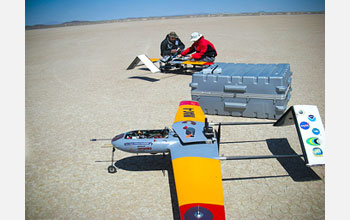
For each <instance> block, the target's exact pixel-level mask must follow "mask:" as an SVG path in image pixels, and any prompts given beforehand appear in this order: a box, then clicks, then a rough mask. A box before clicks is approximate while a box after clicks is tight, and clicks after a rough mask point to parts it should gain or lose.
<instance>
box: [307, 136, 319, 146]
mask: <svg viewBox="0 0 350 220" xmlns="http://www.w3.org/2000/svg"><path fill="white" fill-rule="evenodd" d="M306 143H308V144H310V145H312V146H320V139H318V138H315V137H312V138H309V139H307V140H306Z"/></svg>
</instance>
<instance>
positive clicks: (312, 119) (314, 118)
mask: <svg viewBox="0 0 350 220" xmlns="http://www.w3.org/2000/svg"><path fill="white" fill-rule="evenodd" d="M307 118H308V119H309V120H310V121H316V117H315V116H314V115H309V116H308V117H307Z"/></svg>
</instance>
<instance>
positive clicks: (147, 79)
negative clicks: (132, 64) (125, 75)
mask: <svg viewBox="0 0 350 220" xmlns="http://www.w3.org/2000/svg"><path fill="white" fill-rule="evenodd" d="M129 79H141V80H145V81H148V82H157V81H159V80H160V79H155V78H151V77H147V76H131V77H129Z"/></svg>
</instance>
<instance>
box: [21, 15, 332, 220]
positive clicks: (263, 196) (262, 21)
mask: <svg viewBox="0 0 350 220" xmlns="http://www.w3.org/2000/svg"><path fill="white" fill-rule="evenodd" d="M170 31H175V32H176V33H177V34H178V35H179V37H180V38H181V39H182V41H183V42H184V43H185V45H186V47H188V46H190V43H191V42H190V40H189V38H190V34H191V33H192V32H194V31H198V32H200V33H202V34H203V35H204V36H205V38H206V39H208V40H210V41H211V42H212V43H213V44H214V45H215V47H216V49H217V51H218V56H217V58H216V61H217V62H233V63H289V64H290V66H291V71H292V72H293V76H292V88H293V91H292V93H291V99H290V101H289V103H288V107H289V106H292V105H297V104H309V105H317V107H318V109H319V111H320V114H321V117H322V118H323V123H324V125H325V126H326V122H325V120H324V116H325V16H324V14H314V15H265V16H231V17H201V18H183V19H162V20H145V21H133V22H115V23H105V24H95V25H84V26H71V27H61V28H50V29H37V30H27V31H26V32H25V83H26V88H25V92H26V93H25V111H26V121H25V131H26V136H25V143H26V145H25V159H26V161H25V216H26V219H36V220H41V219H51V220H52V219H91V220H92V219H123V220H125V219H179V213H178V208H177V201H176V192H175V186H174V179H173V174H172V172H171V162H170V160H169V156H168V155H166V156H165V157H164V158H163V157H162V155H134V154H129V153H125V152H121V151H117V152H116V156H115V159H117V160H118V162H117V166H118V167H119V169H118V172H117V173H116V174H109V173H108V172H107V167H108V165H110V159H111V149H109V148H101V146H102V145H104V144H109V143H110V142H108V141H106V142H90V141H89V140H90V139H91V138H112V137H113V136H114V135H116V134H120V133H123V132H125V131H129V130H136V129H155V128H164V127H165V126H168V127H170V126H171V125H172V122H173V120H174V117H175V113H176V111H177V107H178V104H179V102H180V101H181V100H190V99H191V89H190V87H189V83H190V82H191V79H192V78H191V75H175V74H170V73H169V74H164V73H154V74H153V73H151V72H149V71H147V70H146V69H145V68H142V67H137V68H135V69H133V70H128V71H127V70H126V67H127V66H128V65H129V64H130V63H131V61H132V60H133V59H134V58H135V57H136V55H139V54H147V55H148V56H149V57H158V56H159V54H160V51H159V48H160V42H161V41H162V40H163V39H164V38H165V36H166V34H167V33H169V32H170ZM315 82H317V83H315ZM208 119H209V121H213V122H218V121H226V122H229V121H236V122H240V121H267V120H263V119H252V118H242V117H225V116H213V115H209V116H208ZM222 142H225V144H222V146H221V149H220V154H224V155H225V156H232V155H266V154H271V149H275V150H276V149H277V150H278V149H292V150H291V151H295V152H296V153H301V149H300V145H299V140H298V137H297V133H296V131H295V127H294V126H287V127H280V128H274V127H272V126H269V125H262V126H237V127H224V128H223V130H222ZM221 169H222V179H223V189H224V199H225V212H226V219H245V220H247V219H252V220H253V219H286V220H287V219H288V220H290V219H295V220H296V219H303V220H305V219H313V220H319V219H324V218H325V168H324V167H312V168H306V167H305V166H304V165H303V161H302V159H299V158H298V159H288V160H287V159H285V160H276V159H269V160H250V161H222V162H221ZM162 170H164V172H163V171H162Z"/></svg>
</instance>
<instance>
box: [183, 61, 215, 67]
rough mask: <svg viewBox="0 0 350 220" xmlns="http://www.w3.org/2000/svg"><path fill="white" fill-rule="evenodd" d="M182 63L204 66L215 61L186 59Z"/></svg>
mask: <svg viewBox="0 0 350 220" xmlns="http://www.w3.org/2000/svg"><path fill="white" fill-rule="evenodd" d="M181 64H191V65H197V66H204V65H212V64H214V63H213V62H204V61H192V60H186V61H184V62H182V63H181Z"/></svg>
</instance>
